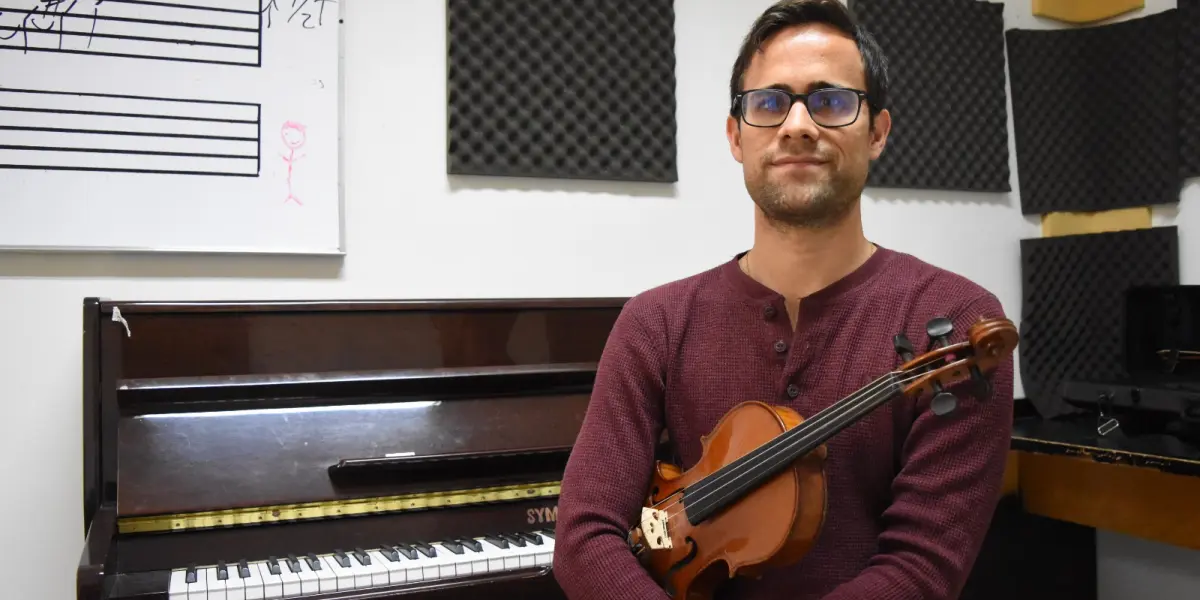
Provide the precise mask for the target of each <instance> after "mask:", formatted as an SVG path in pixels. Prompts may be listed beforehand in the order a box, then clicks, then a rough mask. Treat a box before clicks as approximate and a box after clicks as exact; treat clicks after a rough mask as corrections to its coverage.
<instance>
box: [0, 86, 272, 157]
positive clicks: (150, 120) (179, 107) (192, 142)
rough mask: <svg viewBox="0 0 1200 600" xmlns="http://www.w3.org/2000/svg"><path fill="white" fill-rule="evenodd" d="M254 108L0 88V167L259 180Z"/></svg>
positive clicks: (258, 111)
mask: <svg viewBox="0 0 1200 600" xmlns="http://www.w3.org/2000/svg"><path fill="white" fill-rule="evenodd" d="M261 115H262V110H261V107H260V106H259V105H258V104H253V103H246V102H218V101H212V100H182V99H175V98H153V97H148V96H130V95H114V94H92V93H74V92H62V91H45V90H27V89H3V88H0V169H44V170H64V171H109V172H122V173H170V174H176V175H223V176H240V177H256V176H258V174H259V167H260V159H259V157H260V147H261V132H262V127H261Z"/></svg>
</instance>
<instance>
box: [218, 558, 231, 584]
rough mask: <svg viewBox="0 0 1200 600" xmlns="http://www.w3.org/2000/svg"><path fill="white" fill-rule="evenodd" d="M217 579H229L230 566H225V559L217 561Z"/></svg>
mask: <svg viewBox="0 0 1200 600" xmlns="http://www.w3.org/2000/svg"><path fill="white" fill-rule="evenodd" d="M217 579H219V580H221V581H225V580H226V579H229V568H228V567H226V566H225V561H223V560H218V561H217Z"/></svg>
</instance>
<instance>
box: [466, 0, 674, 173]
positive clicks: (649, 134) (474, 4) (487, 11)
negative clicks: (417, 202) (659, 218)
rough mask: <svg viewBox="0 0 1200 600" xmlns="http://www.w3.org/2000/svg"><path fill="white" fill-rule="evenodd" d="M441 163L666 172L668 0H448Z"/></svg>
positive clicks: (670, 167)
mask: <svg viewBox="0 0 1200 600" xmlns="http://www.w3.org/2000/svg"><path fill="white" fill-rule="evenodd" d="M447 28H448V43H449V49H448V63H449V64H448V69H449V72H448V75H447V77H448V87H449V89H448V94H449V100H448V102H449V106H448V148H447V152H448V157H447V158H448V171H449V173H451V174H467V175H501V176H512V177H545V178H566V179H597V180H625V181H650V182H671V181H675V180H676V179H677V175H676V149H675V141H676V124H675V12H674V6H673V0H570V1H569V2H564V1H562V0H523V1H521V2H511V1H507V2H496V1H495V0H448V2H447Z"/></svg>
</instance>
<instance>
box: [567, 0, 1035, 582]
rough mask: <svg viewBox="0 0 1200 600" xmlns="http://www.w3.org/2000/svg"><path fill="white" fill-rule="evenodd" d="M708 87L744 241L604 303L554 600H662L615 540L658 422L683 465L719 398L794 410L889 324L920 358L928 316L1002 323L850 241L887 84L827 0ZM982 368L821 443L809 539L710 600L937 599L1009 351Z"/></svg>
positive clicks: (952, 278)
mask: <svg viewBox="0 0 1200 600" xmlns="http://www.w3.org/2000/svg"><path fill="white" fill-rule="evenodd" d="M730 87H731V89H730V95H731V106H732V110H731V115H730V117H729V119H728V124H727V133H728V137H729V145H730V150H731V152H732V153H733V157H734V158H735V159H736V160H737V161H738V162H740V163H741V164H742V165H743V172H744V174H745V181H746V189H747V191H748V192H749V195H750V197H751V198H752V199H753V201H754V204H755V220H754V243H753V246H752V247H751V249H750V250H749V251H748V252H745V253H742V254H739V255H738V256H737V257H735V258H734V259H731V260H730V261H728V262H727V263H725V264H722V265H719V266H717V267H715V268H713V269H711V270H709V271H706V272H703V273H699V274H697V275H694V276H691V277H688V278H686V279H682V280H679V281H675V282H671V283H668V284H665V285H662V286H660V287H657V288H655V289H652V290H649V291H646V292H644V293H642V294H639V295H637V296H635V297H634V298H632V299H631V300H630V301H629V302H628V304H627V306H626V308H625V309H624V310H623V311H622V314H621V316H620V318H619V319H618V321H617V323H616V326H615V327H614V329H613V331H612V333H611V337H610V338H609V341H608V344H607V346H606V348H605V351H604V354H603V357H602V359H601V363H600V366H599V371H598V373H597V379H596V383H595V386H594V391H593V395H592V400H591V403H590V404H589V407H588V412H587V415H586V418H585V420H584V423H583V427H582V430H581V432H580V434H579V436H578V439H577V444H576V446H575V449H574V452H573V453H572V456H571V458H570V461H569V463H568V466H567V469H566V473H565V476H564V481H563V489H562V495H561V498H560V501H559V508H558V523H557V534H556V536H557V541H556V549H555V556H554V572H555V576H556V578H557V580H558V582H559V584H560V585H561V586H562V588H563V589H564V590H565V592H566V593H567V595H568V596H569V597H570V598H571V599H572V600H600V599H605V600H609V599H625V598H629V599H637V600H665V599H666V598H667V595H666V593H665V592H664V591H663V589H662V588H661V587H659V586H658V585H657V584H656V583H655V581H654V580H653V579H651V577H650V576H649V575H648V574H647V572H646V571H645V570H644V569H643V568H642V567H641V565H640V564H639V563H638V562H637V560H636V558H635V557H634V556H633V555H632V554H631V552H630V550H629V548H628V546H627V541H626V534H627V532H628V531H629V529H630V527H632V526H633V525H634V524H635V523H636V522H637V520H638V519H639V516H640V508H641V506H642V504H643V502H644V500H645V498H646V494H647V490H648V485H649V481H650V476H651V470H652V468H653V464H654V458H655V446H656V442H658V440H659V439H660V435H661V434H662V432H663V431H664V430H665V431H666V432H667V433H668V434H669V437H670V440H671V444H672V450H673V452H674V453H675V454H676V455H677V456H678V458H679V460H681V461H682V465H681V466H683V467H684V468H688V467H690V466H692V465H693V464H695V462H696V461H697V459H698V458H699V457H700V453H701V450H702V447H701V436H703V435H705V434H707V433H708V432H709V431H711V430H712V429H713V428H714V426H715V425H716V424H717V422H718V420H719V419H720V418H721V417H722V416H723V415H724V414H725V413H726V412H727V411H728V410H729V409H731V408H733V407H734V406H735V405H736V404H738V403H740V402H743V401H747V400H763V401H768V402H772V403H777V404H782V405H786V406H788V407H791V408H793V409H795V410H796V411H797V412H798V413H800V414H801V415H813V414H815V413H816V412H818V411H819V410H821V409H822V408H824V407H826V406H828V405H830V404H831V403H833V402H834V401H836V400H838V399H841V398H843V397H846V396H847V395H849V394H850V393H852V392H854V391H855V390H857V389H859V388H861V387H862V386H864V385H865V384H867V383H868V382H870V381H872V380H874V379H875V378H877V377H879V376H880V375H882V374H884V373H886V372H888V371H890V370H891V369H893V368H895V367H896V365H897V364H898V361H899V360H900V359H899V358H898V357H897V354H896V352H895V350H894V347H893V342H892V337H893V335H895V334H897V333H904V334H905V335H907V336H908V338H909V339H910V340H912V341H913V343H914V345H915V346H916V347H917V350H918V352H920V351H923V350H924V349H925V348H926V343H927V340H928V337H927V334H926V330H925V323H926V322H927V321H928V320H930V319H932V318H934V317H947V318H950V319H951V320H952V321H953V323H954V326H955V333H954V335H953V340H952V341H959V340H962V339H964V336H965V335H966V331H967V329H968V328H969V327H970V325H971V324H972V323H973V322H975V321H976V320H978V319H979V318H981V317H985V318H995V317H1003V316H1004V313H1003V309H1002V307H1001V306H1000V303H999V302H998V301H997V299H996V297H995V296H994V295H992V294H991V293H989V292H988V291H987V290H985V289H983V288H981V287H980V286H978V285H976V284H974V283H972V282H970V281H968V280H967V279H965V278H963V277H961V276H958V275H956V274H953V273H950V272H947V271H945V270H941V269H939V268H936V267H933V266H931V265H929V264H927V263H925V262H922V261H921V260H918V259H916V258H914V257H912V256H909V255H907V254H904V253H901V252H897V251H892V250H888V249H886V248H882V247H878V246H876V245H874V244H872V243H870V242H869V241H868V240H867V239H866V238H865V237H864V234H863V230H862V222H861V216H860V208H859V201H860V194H861V193H862V190H863V187H864V185H865V182H866V177H867V169H868V166H869V163H870V161H871V160H873V159H876V158H878V157H879V156H880V154H881V153H882V152H883V149H884V146H885V143H886V141H887V135H888V132H889V130H890V127H891V116H890V114H889V113H888V111H887V110H886V102H887V87H888V77H887V72H886V62H885V58H884V56H883V53H882V52H881V51H880V50H879V48H878V47H877V46H876V45H875V42H874V41H873V40H872V38H871V37H870V36H869V35H868V34H867V33H866V32H865V31H863V30H862V29H860V28H859V27H858V26H857V25H856V23H855V21H854V19H853V17H852V15H851V14H850V12H849V11H848V10H847V9H846V8H845V7H844V6H842V5H841V4H840V3H839V2H837V0H784V1H781V2H779V3H778V4H776V5H775V6H773V7H771V8H770V9H768V10H767V11H766V12H765V13H764V14H763V15H762V16H761V17H760V18H759V19H758V20H757V21H756V22H755V23H754V25H753V28H752V30H751V32H750V33H749V35H748V36H747V37H746V39H745V45H744V47H743V49H742V52H741V54H740V56H739V57H738V59H737V61H736V63H735V66H734V71H733V77H732V81H731V86H730ZM755 90H758V91H755ZM805 94H807V95H805ZM793 99H797V100H796V102H795V103H794V104H793ZM913 234H914V235H924V233H923V232H920V231H914V232H913ZM990 379H991V383H992V393H991V395H990V397H986V398H979V397H976V396H975V395H973V394H974V393H975V392H973V390H974V389H976V388H973V387H971V386H956V388H957V389H955V390H954V391H955V393H956V395H957V396H958V398H959V403H958V407H957V409H956V410H955V411H954V412H952V413H950V414H949V415H945V416H938V415H935V414H934V413H933V412H932V411H931V410H930V406H929V402H928V400H927V399H922V400H921V401H919V402H913V401H909V400H903V399H899V400H895V401H893V402H892V403H891V404H889V405H885V406H884V407H882V408H880V409H878V410H877V411H875V412H874V413H872V414H871V415H870V416H868V417H867V418H865V419H864V420H862V421H860V422H858V423H856V424H855V425H853V426H851V427H849V428H847V429H846V430H844V431H842V432H841V433H839V434H838V435H837V436H835V437H834V438H833V439H831V440H830V441H829V443H828V444H827V447H828V459H827V462H826V477H827V483H828V506H827V515H826V520H825V522H824V528H823V530H822V532H821V534H820V536H819V537H818V540H817V543H816V544H815V546H814V547H813V548H812V549H811V551H810V552H809V553H808V555H807V556H806V557H805V558H803V559H802V560H801V561H800V562H799V563H797V564H795V565H794V566H791V567H784V568H779V569H777V570H774V571H772V572H769V573H768V574H766V575H764V576H763V577H762V578H761V579H750V578H742V577H738V578H734V579H732V580H729V581H727V582H726V583H725V584H724V586H723V588H722V590H721V595H720V597H721V598H730V599H732V598H736V599H739V600H741V599H747V600H748V599H755V600H757V599H780V600H782V599H785V598H786V599H788V600H796V599H816V598H821V599H824V600H851V599H853V600H941V599H950V598H955V597H957V596H958V594H959V593H960V590H961V589H962V587H963V583H964V581H965V579H966V578H967V575H968V573H969V572H970V570H971V568H972V565H973V563H974V561H975V557H976V554H977V552H978V550H979V548H980V545H981V543H982V540H983V537H984V535H985V533H986V531H987V528H988V525H989V522H990V520H991V517H992V514H993V511H994V509H995V506H996V503H997V502H998V500H999V495H1000V486H1001V481H1002V478H1003V471H1004V465H1005V458H1006V455H1007V451H1008V448H1009V440H1010V432H1011V418H1012V400H1013V397H1012V385H1013V381H1012V379H1013V370H1012V361H1011V358H1010V359H1008V360H1006V361H1005V362H1003V363H1002V365H1001V366H1000V368H998V369H997V370H996V371H995V372H993V374H992V375H991V377H990Z"/></svg>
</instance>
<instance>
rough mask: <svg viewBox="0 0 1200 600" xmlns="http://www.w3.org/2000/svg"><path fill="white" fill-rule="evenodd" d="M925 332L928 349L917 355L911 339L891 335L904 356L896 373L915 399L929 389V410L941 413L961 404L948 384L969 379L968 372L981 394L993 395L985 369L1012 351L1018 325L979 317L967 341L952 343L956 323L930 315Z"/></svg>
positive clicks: (897, 350) (968, 333)
mask: <svg viewBox="0 0 1200 600" xmlns="http://www.w3.org/2000/svg"><path fill="white" fill-rule="evenodd" d="M925 332H926V335H928V336H929V350H928V351H927V352H925V353H924V354H922V355H920V356H916V357H914V356H913V345H912V342H910V341H909V340H908V338H906V337H905V336H904V335H903V334H898V335H896V336H894V337H893V338H892V344H893V347H894V348H895V349H896V352H897V353H898V354H899V355H900V356H901V358H903V359H904V364H903V365H901V367H900V369H899V370H898V371H897V375H898V376H899V377H900V383H901V388H902V389H903V390H904V393H905V395H908V396H911V397H913V398H914V399H915V398H916V397H918V396H920V395H922V394H924V393H925V392H926V391H930V392H931V393H932V398H931V399H930V403H929V406H930V410H931V411H932V412H933V413H934V414H936V415H939V416H942V415H946V414H949V413H950V412H952V411H953V410H954V409H955V408H956V407H957V406H958V398H957V397H955V396H954V394H953V393H951V392H949V391H948V390H947V389H946V388H947V387H948V386H949V385H951V384H953V383H957V382H958V381H962V380H965V379H967V376H968V375H969V378H970V379H971V381H972V382H974V383H975V385H976V386H978V388H979V390H978V391H979V395H980V397H981V398H984V399H986V398H988V397H990V396H991V393H992V385H991V382H990V381H989V380H988V379H987V378H986V377H984V371H991V370H992V369H993V368H995V366H996V365H997V364H998V361H999V360H1000V358H1001V357H1003V356H1006V355H1008V354H1010V353H1011V352H1012V351H1013V349H1014V348H1015V346H1016V343H1017V339H1018V335H1017V330H1016V327H1015V326H1014V325H1013V323H1012V321H1010V320H1008V319H1004V318H1000V319H985V318H980V319H979V320H978V322H976V323H974V324H972V325H971V328H970V330H969V331H968V332H967V338H968V339H967V341H963V342H958V343H951V341H950V336H951V335H952V334H953V333H954V323H953V321H951V320H950V319H947V318H945V317H936V318H933V319H930V320H929V321H928V322H927V323H926V324H925Z"/></svg>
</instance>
